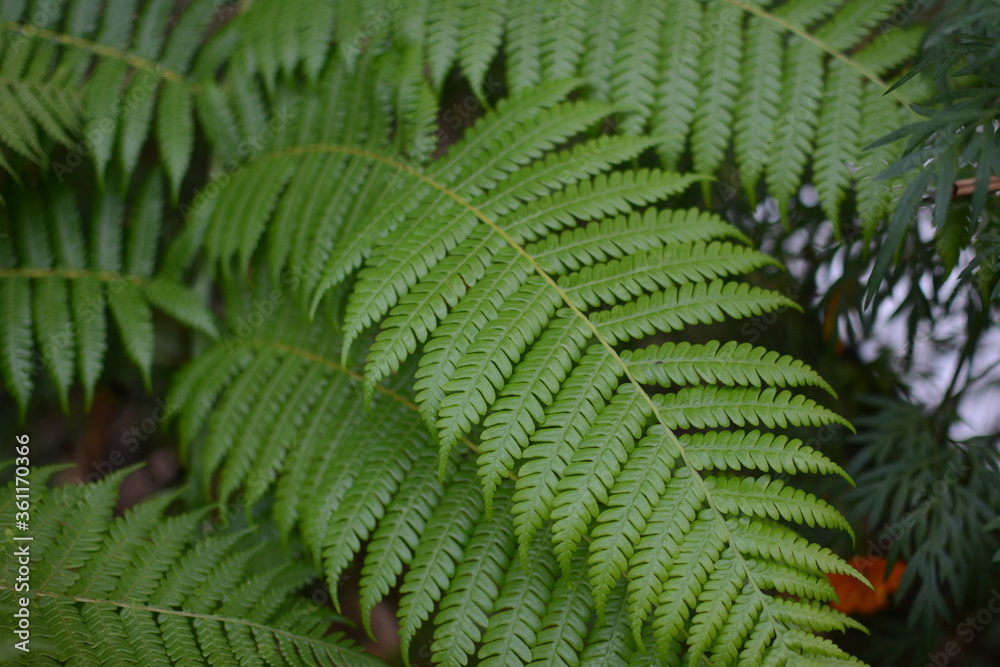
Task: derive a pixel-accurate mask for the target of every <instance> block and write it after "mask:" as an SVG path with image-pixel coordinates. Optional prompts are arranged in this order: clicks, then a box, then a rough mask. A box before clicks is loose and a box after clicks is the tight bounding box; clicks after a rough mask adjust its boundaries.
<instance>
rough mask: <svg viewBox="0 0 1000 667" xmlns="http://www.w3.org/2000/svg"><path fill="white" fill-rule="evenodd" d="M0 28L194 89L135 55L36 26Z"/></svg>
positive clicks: (177, 75) (5, 23) (10, 24)
mask: <svg viewBox="0 0 1000 667" xmlns="http://www.w3.org/2000/svg"><path fill="white" fill-rule="evenodd" d="M0 26H2V27H3V28H4V29H5V30H8V31H10V32H14V33H20V34H21V35H23V36H25V37H27V38H29V39H48V40H52V41H54V42H58V43H60V44H63V45H65V46H72V47H76V48H78V49H82V50H84V51H90V52H91V53H93V54H95V55H98V56H101V57H102V58H112V59H114V60H121V61H123V62H125V63H126V64H127V65H128V66H129V67H133V68H135V69H141V70H145V71H147V72H149V73H151V74H153V75H155V76H158V77H160V78H161V79H166V80H167V81H173V82H175V83H179V84H182V85H185V86H188V87H189V88H196V86H195V84H193V83H192V82H190V81H188V80H187V78H186V77H185V76H184V75H183V74H181V73H180V72H177V71H175V70H172V69H170V68H168V67H164V66H163V65H161V64H159V63H156V62H153V61H152V60H147V59H146V58H140V57H139V56H137V55H133V54H131V53H128V52H127V51H121V50H119V49H116V48H113V47H110V46H107V45H105V44H99V43H98V42H93V41H91V40H89V39H84V38H82V37H76V36H74V35H67V34H65V33H61V32H56V31H55V30H47V29H46V28H39V27H38V26H33V25H26V24H23V23H17V22H15V21H3V22H2V23H0Z"/></svg>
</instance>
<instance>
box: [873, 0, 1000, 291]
mask: <svg viewBox="0 0 1000 667" xmlns="http://www.w3.org/2000/svg"><path fill="white" fill-rule="evenodd" d="M998 22H1000V4H998V3H996V2H986V3H982V4H980V3H973V2H967V1H965V0H961V1H958V2H953V3H950V4H949V6H948V7H947V8H946V9H945V11H943V12H942V13H941V15H940V16H938V17H937V19H936V21H935V22H934V24H933V25H932V26H931V29H930V30H929V31H928V34H927V37H926V40H925V43H924V48H923V53H922V54H921V58H920V60H919V61H918V63H917V65H916V66H915V67H914V68H913V69H912V70H910V72H909V73H908V74H907V75H906V76H905V77H903V79H901V81H900V82H899V83H898V84H896V85H897V86H899V85H903V84H906V82H908V81H911V80H913V77H915V76H916V75H918V74H919V73H927V74H929V77H930V78H931V79H932V80H933V81H934V84H935V88H936V93H937V94H936V95H935V96H934V97H933V98H932V99H930V100H928V101H927V106H923V107H920V108H919V109H918V112H919V113H920V115H921V116H922V117H923V119H922V120H919V121H917V122H913V123H910V124H907V125H905V126H903V127H900V128H895V127H890V128H887V130H888V129H891V130H892V131H891V132H888V133H887V134H886V135H885V136H884V137H883V138H881V139H880V140H879V141H878V142H876V143H875V144H874V146H875V147H878V146H879V145H884V144H890V143H892V142H897V143H902V140H903V139H905V140H906V142H905V144H906V145H905V147H904V148H903V150H902V155H901V156H900V157H899V159H897V160H895V161H894V162H893V164H891V165H890V166H889V167H888V168H887V169H886V170H885V171H884V172H883V173H882V174H881V175H880V178H882V179H893V178H895V179H900V180H904V181H906V182H909V186H908V187H907V189H906V191H905V192H904V193H903V194H902V196H901V198H900V201H899V205H898V206H896V207H895V210H893V212H892V217H891V219H890V221H889V226H888V228H887V230H886V243H884V244H883V245H882V248H881V250H880V252H879V255H878V259H877V262H876V264H875V270H874V273H873V275H872V280H871V281H870V282H869V284H868V290H867V299H868V300H869V301H870V300H871V298H872V297H873V296H874V295H875V294H876V293H877V290H878V288H879V286H880V284H881V283H882V279H883V277H885V276H886V274H887V272H888V271H889V267H890V264H891V262H892V259H893V257H894V256H895V255H896V253H897V252H898V251H899V249H900V246H901V245H902V243H903V240H904V238H905V237H906V236H907V232H908V231H909V228H910V225H911V222H912V220H913V218H914V217H915V216H916V214H917V211H918V209H920V208H922V207H925V206H926V205H927V204H928V202H930V201H931V200H933V220H934V225H935V227H936V228H937V240H938V248H939V252H940V257H941V258H942V259H943V260H944V265H945V267H946V269H947V273H951V272H952V270H953V269H954V268H955V265H956V263H957V256H958V251H959V250H960V249H962V248H966V247H968V246H969V245H970V240H972V239H973V238H975V237H980V238H981V239H982V242H981V243H980V242H976V243H973V244H971V245H972V247H973V249H974V250H975V251H976V254H977V255H978V257H977V258H976V261H975V262H974V263H973V265H972V266H971V267H970V269H971V270H969V271H967V272H965V274H966V276H968V275H977V277H978V278H979V282H980V287H981V289H982V291H983V296H984V300H987V301H989V300H992V299H996V298H997V296H998V295H1000V286H998V284H997V281H996V277H995V275H994V274H995V272H994V270H993V266H994V264H995V259H994V258H992V257H991V256H990V255H991V253H990V249H989V237H990V235H992V234H995V233H996V227H997V219H998V218H997V211H996V206H995V202H991V201H990V200H995V197H990V196H989V193H990V190H991V179H993V182H995V181H996V179H1000V134H998V132H997V120H998V113H997V100H998V99H1000V66H998V64H997V63H998V56H1000V35H998V34H997V31H996V26H997V24H998ZM908 85H911V86H912V85H914V84H913V83H910V84H908ZM903 89H905V87H904V88H903ZM960 178H970V179H972V182H973V186H972V191H971V196H969V194H970V193H959V192H958V188H957V183H956V180H958V179H960ZM993 189H996V186H995V185H994V186H993ZM966 197H968V199H966ZM953 200H955V201H953ZM988 204H989V206H988ZM953 208H957V209H958V211H957V215H955V214H952V215H949V212H950V211H952V210H953ZM977 241H978V239H977ZM984 263H985V264H986V265H987V266H982V267H981V265H982V264H984Z"/></svg>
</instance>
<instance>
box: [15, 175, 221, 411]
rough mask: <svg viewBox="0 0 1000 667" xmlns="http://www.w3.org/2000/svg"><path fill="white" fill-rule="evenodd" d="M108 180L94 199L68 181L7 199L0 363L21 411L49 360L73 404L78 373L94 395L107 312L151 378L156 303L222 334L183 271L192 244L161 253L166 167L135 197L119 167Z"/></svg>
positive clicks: (145, 376) (143, 184) (105, 338)
mask: <svg viewBox="0 0 1000 667" xmlns="http://www.w3.org/2000/svg"><path fill="white" fill-rule="evenodd" d="M109 186H110V187H109V188H108V189H107V190H105V191H104V192H103V193H101V194H99V195H98V196H97V197H95V199H94V201H93V202H92V203H91V205H89V206H84V205H83V203H82V202H81V201H80V198H79V197H77V196H76V195H75V194H74V193H73V191H72V190H71V189H69V188H68V187H65V186H51V187H47V188H45V189H42V190H40V191H36V192H28V191H24V190H19V189H16V188H11V189H10V190H8V191H6V194H7V199H8V202H7V206H6V207H4V208H0V234H2V238H3V240H2V241H0V303H2V304H3V310H4V317H2V318H0V371H2V374H3V379H4V382H5V384H6V386H7V387H8V389H9V390H10V392H11V394H12V395H13V397H14V398H15V400H16V401H17V403H18V406H19V408H20V412H21V416H22V419H23V416H24V413H25V410H26V409H27V405H28V401H29V398H30V396H31V393H32V390H33V388H34V386H35V384H36V381H37V379H38V377H37V376H38V373H39V372H40V371H42V370H43V369H44V370H46V371H47V373H48V375H49V376H50V377H51V378H52V382H53V384H54V385H55V388H56V391H57V393H58V396H59V400H60V402H61V404H62V406H63V409H64V410H65V409H66V408H67V396H68V393H69V390H70V387H71V385H72V384H73V380H74V378H79V380H80V382H81V384H82V385H83V389H84V394H85V396H84V401H85V403H86V404H87V405H89V404H90V400H91V396H92V392H93V388H94V385H95V384H96V382H97V380H98V378H99V376H100V375H101V371H102V369H103V367H104V359H105V356H106V353H107V350H108V336H109V333H108V324H107V318H108V313H110V315H111V319H112V320H113V321H114V323H115V328H116V330H117V334H118V338H119V340H120V341H121V342H122V346H123V348H124V351H125V354H126V355H127V356H128V358H129V359H130V360H131V361H132V362H133V363H135V364H136V365H137V366H138V367H139V370H140V372H141V373H142V376H143V380H144V382H145V384H146V386H147V387H148V386H149V384H150V367H151V365H152V362H153V351H154V331H153V312H152V308H151V306H155V307H156V308H157V309H159V310H161V311H163V312H165V313H167V314H168V315H170V316H172V317H174V318H175V319H177V320H178V321H180V322H182V323H184V324H186V325H187V326H190V327H192V328H194V329H197V330H199V331H201V332H203V333H205V334H208V335H210V336H214V335H215V334H216V325H215V321H214V320H215V316H214V315H213V314H212V313H211V312H210V311H209V310H208V308H207V307H206V306H205V305H204V303H203V300H202V299H201V298H199V297H198V296H197V295H195V294H194V293H192V292H191V290H190V289H189V288H188V287H187V286H185V285H184V284H183V283H182V282H181V281H180V277H179V275H178V273H179V271H180V269H183V268H184V264H185V260H184V259H181V258H183V257H184V254H183V253H182V252H176V251H175V252H173V253H164V254H162V255H161V252H160V246H161V236H162V232H163V230H162V223H163V220H162V218H163V210H164V203H165V202H164V199H165V195H164V190H165V184H164V179H163V176H162V174H161V173H159V172H158V171H156V172H153V173H151V174H149V175H148V177H146V178H145V179H144V180H143V182H141V183H140V184H139V185H138V186H137V187H136V191H135V192H134V194H132V196H131V198H130V199H126V197H125V196H123V195H122V194H120V193H119V192H118V190H119V187H120V185H119V181H118V180H117V177H114V180H112V181H110V182H109ZM126 221H127V227H128V229H127V232H125V227H126ZM163 255H166V256H164V258H163V260H162V261H161V259H160V258H161V256H163ZM32 334H34V335H32ZM32 339H34V340H32Z"/></svg>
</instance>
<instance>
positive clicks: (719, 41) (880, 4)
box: [243, 0, 920, 221]
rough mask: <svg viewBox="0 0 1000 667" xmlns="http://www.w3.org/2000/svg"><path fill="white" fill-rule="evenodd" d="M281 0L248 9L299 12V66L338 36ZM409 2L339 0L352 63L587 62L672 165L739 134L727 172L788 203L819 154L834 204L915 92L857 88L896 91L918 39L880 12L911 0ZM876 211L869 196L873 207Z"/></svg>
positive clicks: (477, 71) (750, 188) (703, 166)
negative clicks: (882, 126) (871, 120)
mask: <svg viewBox="0 0 1000 667" xmlns="http://www.w3.org/2000/svg"><path fill="white" fill-rule="evenodd" d="M272 4H273V5H276V4H277V3H276V2H275V3H272V2H262V3H255V5H254V7H253V9H252V10H251V11H249V12H247V16H246V17H245V18H244V19H243V20H246V21H248V22H250V21H253V22H258V23H260V24H261V25H267V26H270V25H272V24H273V23H275V21H279V22H280V24H281V25H285V24H288V29H287V30H274V31H271V32H272V34H274V35H285V36H286V37H283V38H281V40H282V41H281V44H282V45H283V47H284V52H285V53H286V54H287V58H286V60H285V61H281V62H284V63H287V64H288V65H290V66H294V64H295V63H297V62H305V60H306V57H307V56H306V54H307V53H310V52H315V51H317V50H319V49H325V48H326V46H325V44H326V42H325V41H324V40H325V36H324V35H323V34H322V33H321V32H317V31H314V32H313V33H312V34H314V35H315V41H313V42H310V41H308V40H309V37H308V35H307V33H306V32H305V31H304V30H303V29H301V28H300V29H299V30H298V31H295V30H293V29H292V22H293V21H294V20H295V17H294V16H293V15H292V13H289V12H278V14H279V15H281V14H285V16H281V17H280V19H269V18H268V17H269V16H270V14H269V13H268V11H269V10H268V7H269V6H270V5H272ZM308 4H309V6H310V7H311V8H312V9H313V10H315V11H316V12H319V13H320V14H324V13H326V12H329V11H330V10H329V5H328V3H326V2H323V1H321V0H314V1H313V2H310V3H308ZM409 4H410V3H406V5H405V6H403V7H398V6H396V5H395V4H394V3H392V2H387V3H385V4H384V5H383V4H382V3H371V6H370V7H369V6H368V4H367V3H366V5H365V10H364V11H363V12H362V11H361V10H357V11H356V8H354V6H353V5H354V3H338V4H337V5H336V8H335V10H334V12H333V13H334V14H335V15H336V18H337V19H342V20H343V25H345V26H349V27H345V28H344V30H345V31H346V32H345V37H346V38H347V39H348V40H349V45H350V46H349V48H347V51H349V52H350V53H351V54H354V56H353V57H352V58H351V59H349V62H353V58H356V57H357V54H358V53H361V52H362V51H363V49H360V48H358V47H357V46H356V45H357V44H359V43H361V44H363V45H364V49H367V50H368V51H371V50H378V49H392V48H396V47H397V46H400V47H402V48H405V49H410V50H413V49H414V48H415V47H416V49H417V51H419V52H422V53H423V57H424V62H425V64H426V67H427V69H428V72H429V75H430V80H431V82H432V84H433V86H434V88H435V90H440V88H441V85H442V82H443V80H444V77H445V75H446V74H447V73H448V72H449V71H450V70H451V68H452V67H456V68H458V69H459V70H460V71H461V72H462V73H463V74H464V75H465V77H466V78H467V79H468V80H469V81H470V83H471V84H472V86H473V89H474V90H477V91H479V90H480V89H481V87H482V83H483V80H484V77H485V74H484V72H485V68H486V67H487V66H488V64H489V63H491V62H492V61H493V60H494V59H495V58H497V57H501V56H502V57H503V58H504V59H505V62H506V65H507V66H506V74H507V81H506V84H507V86H508V88H509V89H510V90H512V91H514V92H521V91H524V90H526V89H528V88H530V87H533V86H536V85H538V84H539V83H540V82H542V81H545V80H552V79H555V78H565V77H571V76H578V77H580V78H581V79H583V80H584V81H585V82H586V84H587V86H586V88H585V89H584V90H583V96H584V98H585V99H590V100H596V101H601V102H612V103H614V104H615V105H616V107H617V108H619V109H620V110H621V111H622V113H621V116H620V123H619V124H620V126H621V127H622V128H623V129H624V130H625V131H627V132H630V133H641V132H642V131H644V130H646V129H648V130H650V131H651V132H652V133H653V134H654V136H655V137H656V139H657V141H658V149H659V153H660V157H661V159H662V161H663V164H664V166H665V167H667V168H673V167H674V166H675V165H676V164H677V163H678V160H679V159H680V158H681V157H682V155H683V154H684V153H685V152H686V151H687V150H689V151H690V154H691V157H692V159H693V163H694V165H695V168H696V169H697V170H698V171H701V172H705V173H708V172H714V171H716V170H717V169H718V168H719V167H720V165H721V164H722V161H723V158H724V156H725V154H726V151H727V149H728V148H729V147H730V146H733V148H734V150H735V154H736V157H737V163H738V167H739V168H740V176H739V179H738V180H737V181H736V182H735V183H734V182H732V181H731V180H730V179H728V178H726V179H725V180H724V181H723V185H724V186H733V187H735V188H739V187H740V186H743V187H745V189H746V190H747V192H748V193H749V194H750V195H751V197H754V198H756V196H757V193H756V192H755V186H756V185H757V183H758V180H759V178H760V176H762V175H765V174H766V176H767V185H768V193H769V194H772V195H774V196H775V197H776V198H777V199H778V200H779V203H780V204H781V205H782V207H783V208H784V207H787V206H788V204H789V203H790V201H791V200H792V199H793V196H794V195H795V193H796V192H797V191H798V188H799V186H800V185H801V184H802V183H803V182H805V180H804V179H805V178H806V177H807V168H808V167H809V166H810V163H812V166H813V167H814V172H813V173H814V174H815V175H816V181H815V182H816V183H817V186H818V190H819V194H820V201H821V203H822V205H823V206H824V208H825V210H826V211H827V212H828V213H829V214H831V215H836V214H837V213H838V212H839V209H840V205H841V203H842V202H843V200H844V198H845V193H846V190H847V188H848V187H849V185H850V184H851V182H852V174H851V171H850V169H851V167H852V166H853V165H856V164H858V163H859V162H860V161H862V160H864V159H865V156H866V153H865V152H864V151H863V147H864V146H865V145H866V143H865V142H864V141H859V137H858V128H864V127H865V125H864V123H863V120H864V118H865V117H867V116H868V115H870V114H872V113H881V112H882V111H880V110H881V109H882V108H883V107H885V110H884V113H887V114H893V113H897V112H898V111H899V109H900V108H901V107H903V106H905V100H904V99H903V98H902V97H900V93H899V92H896V91H894V92H893V94H892V95H890V96H887V97H884V98H880V99H879V100H877V101H876V100H875V98H874V97H869V98H866V100H865V102H864V103H863V104H862V103H861V101H860V99H859V97H858V96H859V94H860V88H861V87H862V86H865V87H872V88H873V89H875V90H879V91H883V92H884V91H885V90H886V88H887V86H886V84H885V83H884V82H883V80H882V78H881V77H883V76H884V75H885V74H886V73H887V72H889V71H891V70H892V69H893V68H895V67H897V66H898V65H899V64H900V63H901V62H902V59H901V58H900V56H902V57H903V59H905V58H906V57H907V56H912V55H913V54H914V53H915V50H916V46H917V45H916V43H915V42H914V40H913V39H912V33H910V36H909V37H906V36H905V35H906V34H907V31H905V30H901V29H895V30H891V31H881V34H879V35H877V36H872V30H873V28H874V27H875V26H876V24H877V23H878V21H880V20H884V19H885V18H886V17H888V16H889V15H890V14H891V13H892V12H893V11H894V9H896V8H897V7H898V6H899V5H900V4H901V3H899V2H894V1H892V0H837V1H836V2H825V3H815V2H798V1H786V2H782V1H771V0H763V1H758V0H752V1H750V0H718V1H717V2H708V3H706V2H703V0H654V1H652V2H647V1H646V0H622V1H620V2H608V1H607V0H581V1H580V2H564V1H562V0H520V1H519V2H505V3H480V2H467V3H461V2H452V1H450V0H449V1H440V2H437V1H436V2H430V3H429V4H428V14H427V19H426V21H425V22H424V24H423V25H422V26H420V28H421V29H417V28H415V27H414V26H415V25H419V22H414V21H413V20H412V19H410V18H407V17H409V16H410V12H411V11H416V10H410V9H408V7H407V6H408V5H409ZM257 5H260V8H259V9H258V8H257ZM258 14H259V16H255V15H258ZM262 34H263V33H262ZM295 35H297V36H299V40H298V41H297V42H296V41H295V40H294V39H293V38H292V36H295ZM269 39H271V40H275V39H276V38H275V37H269ZM264 52H265V53H270V51H269V50H264ZM782 53H785V57H784V58H782ZM904 54H905V55H904ZM261 57H262V58H263V57H264V56H261ZM268 58H269V60H268V61H267V63H268V64H267V66H266V67H263V76H264V79H265V81H270V80H271V79H273V72H275V71H277V69H278V66H279V60H278V59H277V58H276V57H273V56H268ZM497 87H498V86H491V89H493V90H495V89H496V88H497ZM914 94H915V95H919V94H920V93H919V92H918V91H914ZM814 153H815V155H813V154H814ZM706 191H707V188H706ZM877 211H878V209H872V208H871V207H870V206H862V207H861V210H860V212H861V214H862V215H863V216H865V220H868V221H872V220H875V219H876V218H871V217H868V216H869V215H872V214H874V213H876V212H877Z"/></svg>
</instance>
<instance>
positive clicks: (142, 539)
mask: <svg viewBox="0 0 1000 667" xmlns="http://www.w3.org/2000/svg"><path fill="white" fill-rule="evenodd" d="M35 472H36V473H38V475H37V479H36V475H33V476H32V482H33V484H32V526H31V528H32V532H33V536H34V537H36V538H37V537H40V536H42V535H44V536H45V537H46V539H44V540H39V539H36V540H34V541H32V542H30V543H27V542H17V541H8V542H7V543H6V544H5V545H4V546H3V547H2V548H0V567H2V569H3V572H4V581H5V582H11V583H10V584H7V583H5V584H3V585H0V603H2V604H4V606H5V607H6V606H10V607H13V605H15V604H19V603H18V602H17V599H19V598H26V599H27V600H28V607H27V608H28V610H29V613H30V614H31V619H32V621H31V644H30V651H31V652H30V654H27V653H26V654H19V656H18V657H17V658H15V660H14V663H13V664H28V663H29V662H30V663H31V664H37V661H39V660H41V661H44V662H46V664H48V663H49V662H51V663H52V664H66V663H69V662H82V663H87V664H107V663H109V662H119V663H122V664H138V663H139V662H141V663H143V664H151V665H169V664H176V663H177V662H189V663H191V664H205V663H206V661H208V662H211V661H219V660H221V661H228V662H229V663H235V662H238V661H246V660H253V659H259V656H267V658H268V660H269V662H270V664H275V665H301V664H303V663H309V662H313V661H317V660H318V661H319V662H321V663H325V664H338V665H351V666H358V667H362V666H366V665H377V664H380V663H379V662H378V661H377V660H374V659H372V658H369V657H366V656H365V655H364V654H362V653H361V652H360V651H359V650H358V649H357V648H356V647H355V646H353V645H352V644H351V642H350V641H349V640H347V639H346V638H345V637H344V636H343V634H342V633H329V632H328V630H329V627H330V624H331V623H332V622H335V621H339V622H343V621H344V620H345V619H342V618H339V617H337V616H334V615H333V614H330V613H328V612H327V611H325V610H324V609H323V608H322V607H317V606H316V605H313V604H310V603H308V602H307V601H306V600H305V599H304V598H301V597H298V596H297V594H296V592H297V591H298V590H299V589H300V588H301V587H302V586H303V585H305V584H307V583H309V582H310V581H313V580H314V579H315V577H316V575H315V573H314V572H313V571H312V570H310V569H309V568H308V567H306V566H304V565H303V564H302V563H301V562H300V561H297V560H296V559H295V558H294V557H293V556H291V555H289V554H286V553H284V552H283V551H282V550H281V549H280V548H277V547H276V545H274V544H273V543H271V542H270V535H269V534H268V533H267V531H265V530H264V529H262V528H260V529H256V530H254V531H252V532H243V533H235V532H228V533H221V534H216V535H211V534H208V533H206V532H205V531H204V530H203V524H204V521H203V519H204V512H198V513H187V514H181V515H178V516H173V517H170V518H167V517H166V516H165V511H166V509H167V506H168V505H170V504H171V502H172V501H173V500H174V497H175V496H171V495H168V496H164V497H161V498H155V499H152V500H149V501H146V502H144V503H141V504H139V505H137V506H136V507H134V508H132V509H130V510H128V511H127V512H126V513H125V514H124V515H123V516H121V517H118V518H114V516H113V511H114V506H115V503H116V501H117V495H118V493H117V492H118V487H119V485H120V484H121V482H122V479H123V478H124V477H125V476H126V475H127V474H128V473H129V472H130V469H124V470H121V471H118V472H116V473H114V474H113V475H111V476H109V477H108V478H106V479H104V480H101V481H99V482H96V483H93V484H87V485H75V486H70V487H60V488H55V489H48V488H45V487H44V486H38V485H37V484H36V482H38V481H40V480H43V479H44V478H46V477H47V476H49V475H50V474H51V472H52V469H44V468H43V469H40V470H37V471H35ZM5 491H6V493H8V494H13V492H14V484H13V482H11V483H10V484H8V485H7V486H6V488H5ZM14 509H15V508H14V507H13V506H12V505H11V506H6V507H4V509H3V518H4V519H5V520H6V521H8V522H11V521H13V520H14ZM24 544H29V545H30V549H29V550H30V558H31V567H32V576H31V580H30V589H27V590H24V589H21V588H19V589H18V590H17V591H15V590H14V585H13V582H14V580H15V577H16V572H17V568H18V564H19V563H20V562H21V561H20V560H19V559H20V558H21V557H22V556H20V555H18V549H17V547H19V546H21V545H24ZM251 557H253V558H254V563H253V565H251V564H250V558H251ZM135 562H142V563H143V567H142V568H135V567H133V565H134V563H135ZM136 576H138V577H139V578H140V579H142V581H143V583H141V584H139V583H135V581H134V580H135V577H136ZM130 580H132V581H133V583H132V584H131V585H128V586H126V585H125V584H126V582H129V581H130ZM180 582H183V585H180V586H178V585H177V584H178V583H180ZM29 655H30V656H31V657H30V659H28V658H27V656H29Z"/></svg>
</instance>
